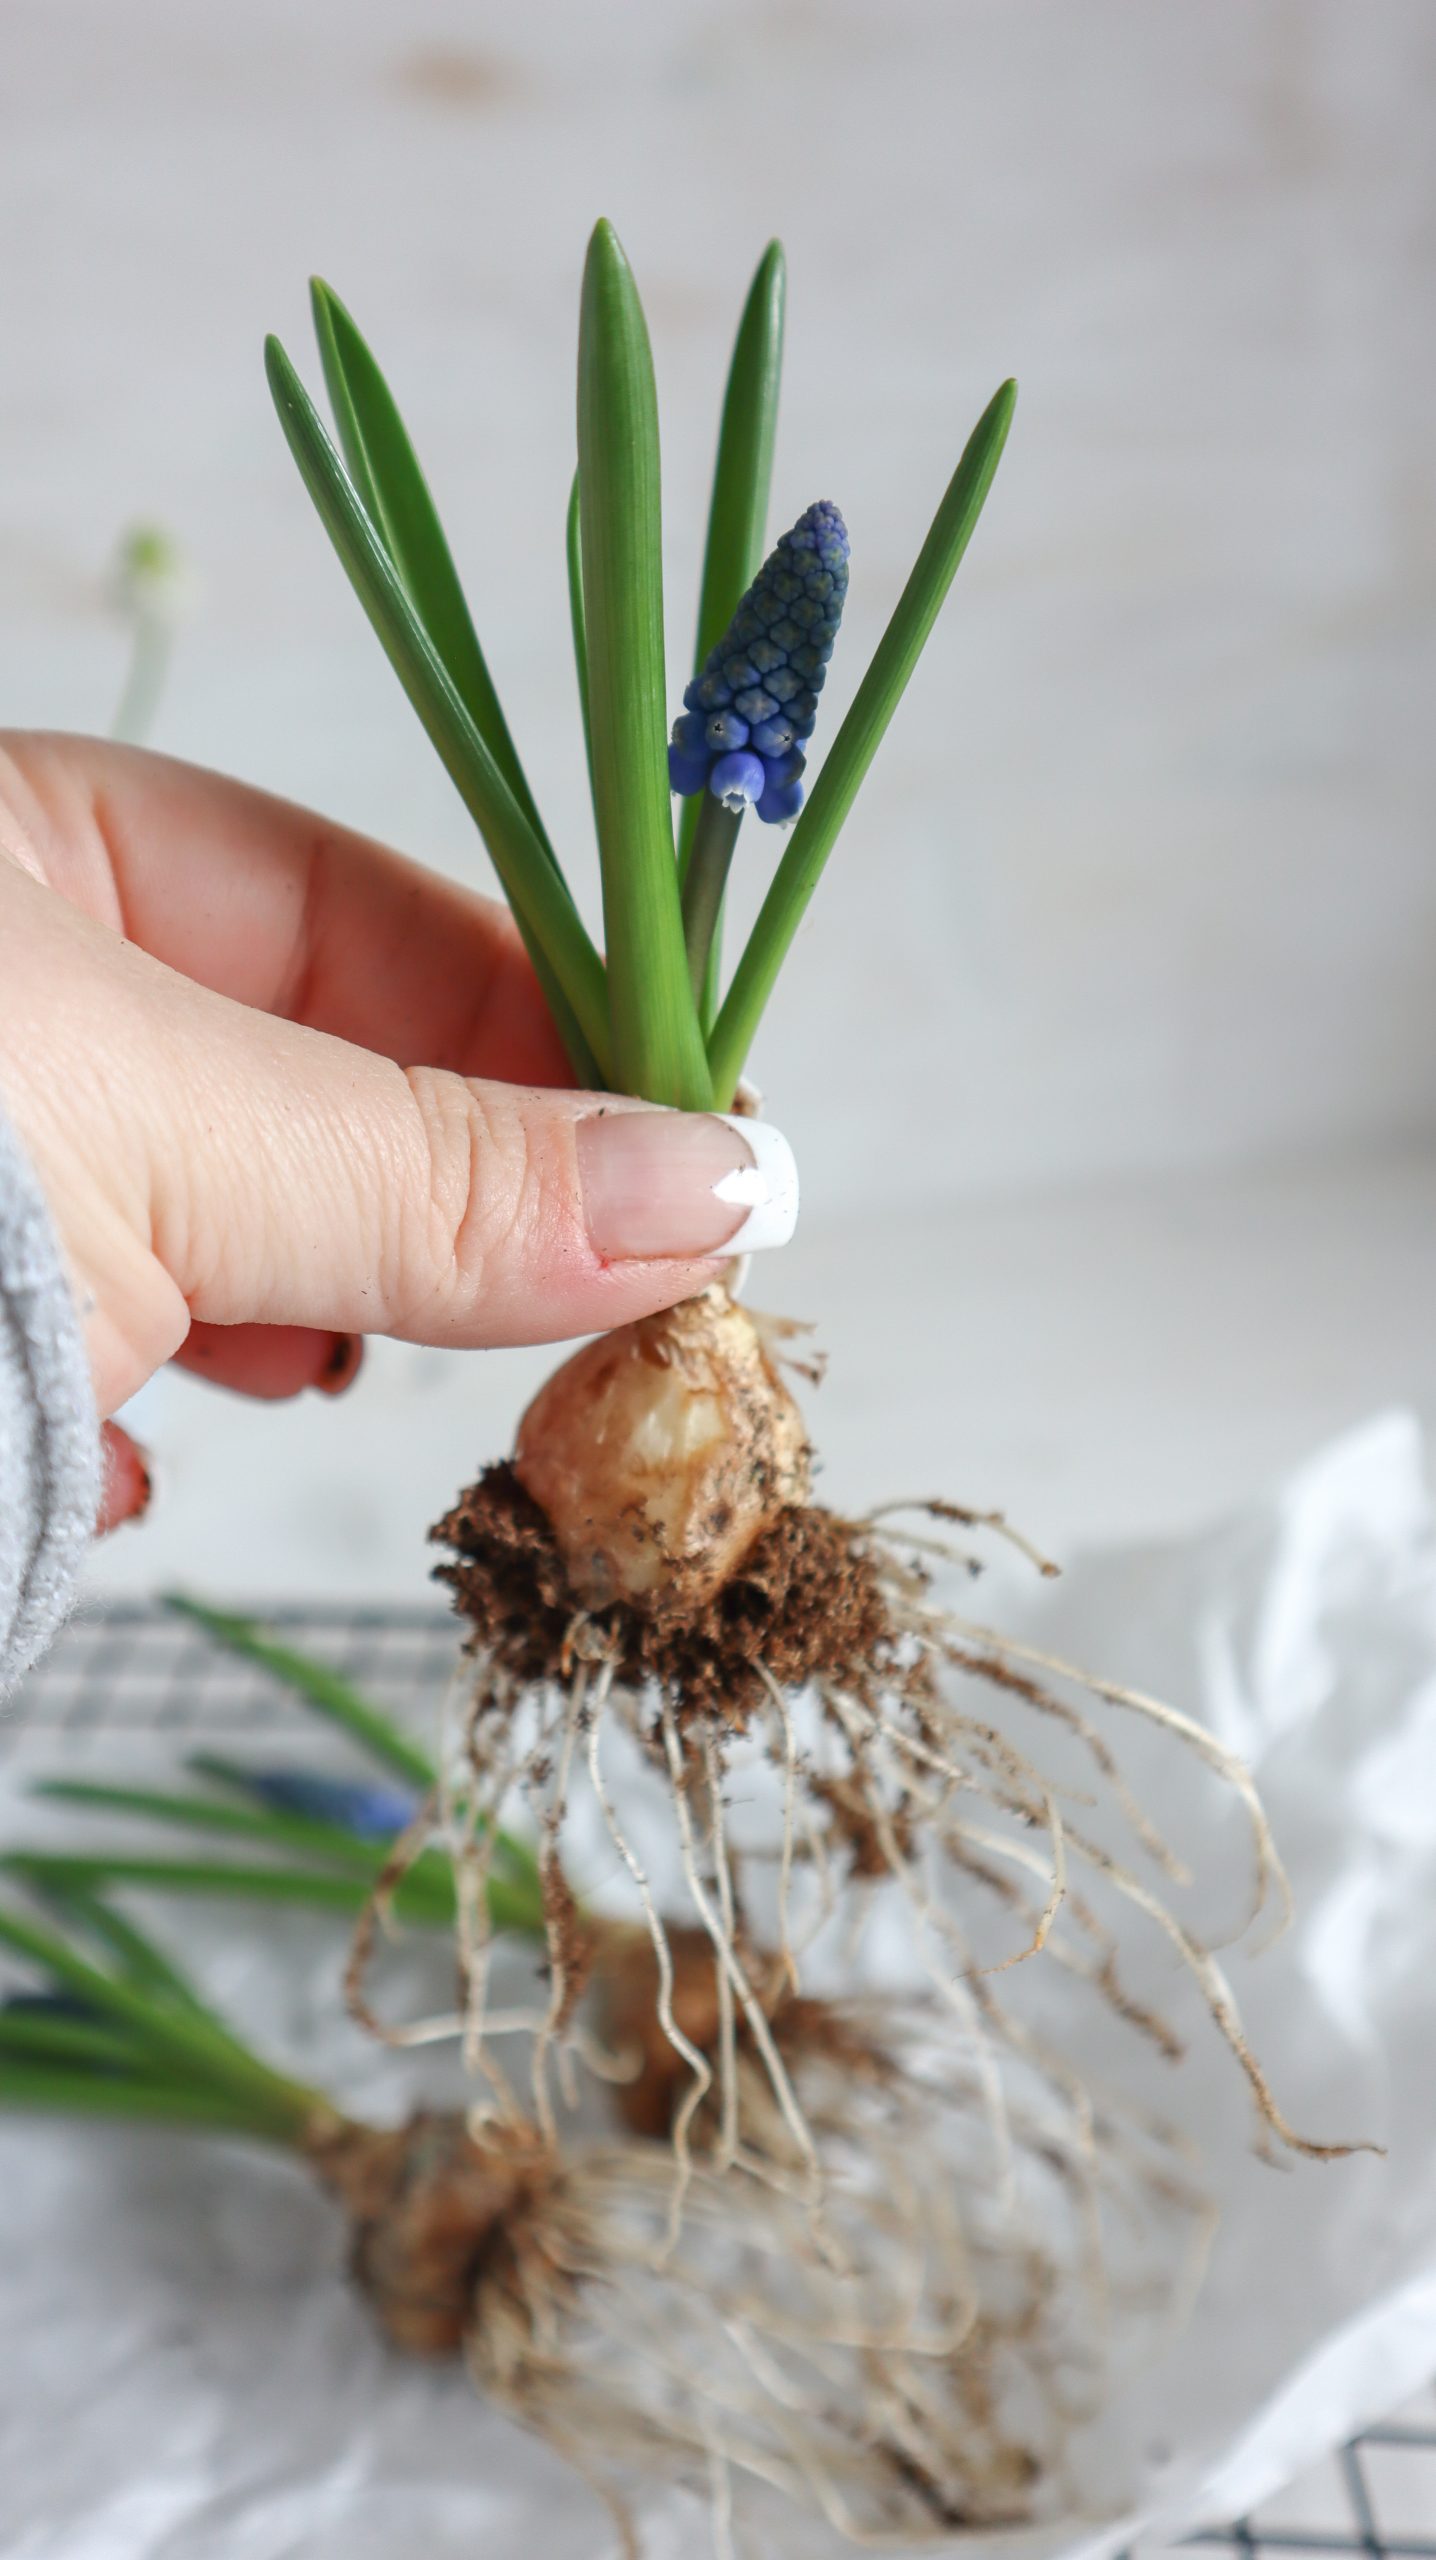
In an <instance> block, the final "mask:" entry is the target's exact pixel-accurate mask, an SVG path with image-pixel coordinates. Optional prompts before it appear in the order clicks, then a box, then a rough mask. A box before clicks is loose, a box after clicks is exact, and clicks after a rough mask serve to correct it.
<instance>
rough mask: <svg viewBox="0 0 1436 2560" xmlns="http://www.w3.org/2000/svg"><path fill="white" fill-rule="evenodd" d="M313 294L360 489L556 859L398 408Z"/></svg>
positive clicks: (325, 301) (338, 306)
mask: <svg viewBox="0 0 1436 2560" xmlns="http://www.w3.org/2000/svg"><path fill="white" fill-rule="evenodd" d="M309 291H310V300H311V304H312V306H313V312H314V333H315V336H316V338H317V339H318V341H319V355H320V361H321V363H322V364H323V367H324V380H325V384H326V386H327V388H328V392H329V399H330V405H331V407H332V408H333V411H334V422H335V425H336V426H337V428H338V430H339V442H340V445H341V448H342V450H343V454H344V459H345V461H346V462H347V463H348V465H349V470H350V475H351V477H352V479H353V482H354V486H355V488H356V490H357V491H358V493H359V496H360V498H361V500H362V501H363V504H364V506H365V507H366V508H367V510H368V512H369V514H370V516H371V517H372V519H373V521H374V523H375V525H376V526H377V528H378V530H379V532H380V533H381V534H382V536H383V538H384V542H385V544H386V546H387V549H388V552H389V557H390V559H391V560H392V561H393V564H394V567H395V570H396V571H397V573H398V576H399V579H400V582H401V584H402V585H403V588H404V591H405V593H406V594H407V596H408V598H409V601H410V603H411V604H412V605H413V608H414V611H415V613H416V614H417V615H418V617H419V620H420V622H421V623H422V624H423V626H424V629H425V630H426V631H427V633H428V635H429V638H430V640H431V641H432V642H433V645H434V649H435V653H436V655H437V656H438V658H439V659H440V661H441V663H442V665H443V666H444V668H445V670H446V672H447V673H448V675H449V677H450V680H451V681H452V683H453V686H454V690H455V692H456V693H457V694H458V696H459V699H460V701H461V702H462V703H463V705H464V708H465V710H466V711H467V712H468V714H469V717H470V719H471V720H472V721H473V724H474V727H475V728H476V729H477V730H478V732H479V735H480V737H481V738H482V739H483V740H484V743H485V745H486V746H487V747H488V750H489V753H490V754H491V756H492V757H493V760H494V762H495V764H496V765H497V766H498V769H499V771H500V773H501V774H502V775H503V777H504V780H505V781H506V782H507V784H508V786H509V789H510V791H511V792H512V793H513V796H514V798H515V800H516V801H517V802H518V804H519V807H520V808H521V809H522V811H523V813H524V816H525V817H526V818H527V820H528V822H529V824H530V826H531V827H532V828H533V831H534V834H535V835H536V836H537V837H538V838H539V840H540V842H541V843H542V845H543V846H544V849H545V851H546V852H547V853H548V855H549V859H550V860H551V861H552V860H554V854H553V848H552V846H551V845H550V843H549V839H548V836H547V834H546V832H545V829H544V825H543V821H542V819H541V818H540V816H539V813H538V807H537V804H536V802H535V800H534V797H533V793H532V792H531V790H530V789H529V784H528V778H527V776H526V774H525V772H524V769H523V766H522V764H521V763H520V761H519V755H518V750H517V748H516V747H515V745H514V742H513V737H512V734H511V732H510V729H509V726H508V723H507V721H506V720H505V718H504V715H503V710H502V707H501V705H500V702H499V697H498V693H497V691H496V689H495V686H494V681H493V678H492V676H491V675H490V673H489V667H488V661H487V659H486V658H485V656H484V653H483V649H482V648H481V646H480V643H479V636H478V633H477V631H476V630H475V628H474V623H473V617H472V615H471V614H470V611H469V606H468V600H467V598H466V597H465V594H464V590H463V585H462V583H461V581H460V578H459V573H458V570H457V568H456V567H455V565H454V556H453V553H452V552H451V550H450V549H449V544H448V539H447V536H446V535H445V532H444V528H443V526H442V524H441V523H440V521H439V512H438V509H437V507H436V506H435V504H434V501H433V498H432V496H431V495H430V491H429V484H428V482H427V480H426V479H425V477H424V473H423V470H422V468H421V467H420V463H419V459H418V456H417V454H416V453H415V451H414V447H413V444H412V443H411V441H410V438H409V434H408V430H407V429H406V427H405V425H404V421H403V419H402V417H401V416H400V414H399V408H398V403H397V402H396V400H395V398H394V395H393V393H392V391H391V390H390V388H389V385H388V382H387V381H386V380H385V377H384V374H383V372H382V371H381V369H380V367H379V364H378V362H377V361H376V359H375V357H374V354H373V352H372V350H371V348H370V347H369V345H368V343H367V341H366V340H365V339H364V337H363V336H362V335H361V333H360V331H359V330H358V328H357V327H356V326H355V323H354V320H353V318H352V316H351V314H350V313H349V312H348V310H346V308H345V306H344V304H343V303H342V302H341V301H340V299H339V296H338V295H337V294H336V293H334V292H333V291H332V290H331V288H330V287H329V286H328V285H327V284H325V283H324V281H323V280H322V278H321V277H319V276H315V277H314V278H312V280H311V283H310V288H309Z"/></svg>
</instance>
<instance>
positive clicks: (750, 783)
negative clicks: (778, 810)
mask: <svg viewBox="0 0 1436 2560" xmlns="http://www.w3.org/2000/svg"><path fill="white" fill-rule="evenodd" d="M708 788H709V790H710V791H711V792H712V794H713V797H714V799H715V800H721V801H722V803H723V806H724V808H725V809H733V810H737V811H739V812H741V811H742V810H744V809H746V808H748V807H749V806H750V805H751V804H753V803H756V802H757V801H759V800H761V799H762V797H763V794H764V792H765V791H766V790H767V788H768V775H767V770H766V768H765V766H764V763H763V759H762V757H761V756H754V755H750V754H749V753H748V750H747V748H746V747H743V748H740V750H739V752H738V753H737V754H736V755H728V756H719V757H717V758H716V760H715V762H714V764H713V768H712V770H711V772H710V773H709V776H708Z"/></svg>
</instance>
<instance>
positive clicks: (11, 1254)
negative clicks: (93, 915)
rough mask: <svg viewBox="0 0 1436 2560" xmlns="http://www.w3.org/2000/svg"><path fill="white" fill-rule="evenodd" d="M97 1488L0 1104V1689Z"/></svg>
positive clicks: (93, 1450)
mask: <svg viewBox="0 0 1436 2560" xmlns="http://www.w3.org/2000/svg"><path fill="white" fill-rule="evenodd" d="M99 1500H100V1429H99V1421H98V1417H97V1415H96V1412H95V1400H94V1395H93V1393H92V1391H91V1387H90V1364H89V1361H88V1359H87V1357H86V1353H85V1341H84V1335H83V1332H82V1330H81V1326H80V1319H79V1315H78V1313H77V1312H76V1308H75V1302H74V1299H73V1298H72V1296H71V1294H70V1284H69V1281H68V1279H67V1278H66V1274H65V1268H64V1264H63V1262H62V1260H61V1255H60V1245H59V1240H58V1238H57V1236H56V1234H55V1230H54V1227H53V1226H52V1224H51V1222H50V1214H49V1211H48V1209H47V1208H46V1206H45V1202H44V1198H43V1195H42V1193H41V1191H40V1186H39V1184H38V1183H37V1181H36V1179H35V1175H34V1172H33V1171H32V1169H31V1166H30V1164H29V1162H28V1159H27V1158H26V1157H25V1156H24V1155H23V1154H22V1152H21V1149H20V1146H19V1143H18V1141H17V1139H16V1137H15V1134H14V1131H13V1130H12V1129H11V1127H10V1124H9V1122H8V1120H7V1119H6V1117H5V1114H4V1111H3V1109H0V1699H3V1698H6V1697H8V1696H9V1694H10V1691H11V1690H12V1689H13V1688H14V1686H15V1683H16V1681H17V1680H18V1679H19V1678H20V1675H21V1673H22V1672H23V1671H26V1670H28V1668H29V1666H30V1664H31V1663H32V1662H33V1661H34V1660H35V1659H36V1657H37V1655H39V1654H41V1653H43V1652H44V1650H45V1647H46V1645H47V1644H48V1643H49V1642H50V1639H51V1637H52V1636H53V1635H54V1634H55V1632H56V1630H57V1628H58V1627H59V1626H60V1625H61V1623H62V1622H63V1620H64V1619H65V1617H66V1616H67V1615H68V1613H69V1611H70V1609H71V1607H72V1606H73V1604H74V1599H75V1591H76V1587H77V1584H78V1581H79V1575H80V1566H81V1563H82V1561H83V1558H84V1554H85V1550H86V1548H87V1547H88V1545H89V1542H90V1539H91V1537H92V1535H93V1533H94V1526H95V1515H96V1512H97V1511H98V1508H99Z"/></svg>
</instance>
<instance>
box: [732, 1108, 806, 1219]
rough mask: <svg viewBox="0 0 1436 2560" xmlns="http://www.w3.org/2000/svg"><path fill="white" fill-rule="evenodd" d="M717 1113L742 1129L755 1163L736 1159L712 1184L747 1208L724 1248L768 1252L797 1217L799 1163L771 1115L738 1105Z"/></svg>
mask: <svg viewBox="0 0 1436 2560" xmlns="http://www.w3.org/2000/svg"><path fill="white" fill-rule="evenodd" d="M716 1116H717V1118H718V1119H720V1120H721V1121H722V1122H723V1124H724V1126H725V1128H729V1129H734V1130H736V1131H737V1134H738V1136H739V1137H740V1138H741V1139H742V1141H743V1143H744V1145H745V1146H746V1147H747V1149H748V1151H749V1153H750V1155H751V1156H752V1159H753V1161H752V1163H751V1164H744V1165H736V1166H735V1167H734V1169H733V1171H732V1172H731V1173H725V1174H724V1176H723V1179H722V1181H721V1182H715V1184H714V1186H713V1191H714V1196H715V1198H716V1199H719V1200H723V1201H729V1202H731V1203H732V1205H733V1207H734V1208H735V1209H737V1208H745V1209H746V1210H747V1212H748V1215H747V1217H746V1218H745V1219H744V1221H743V1224H742V1225H741V1227H739V1229H738V1231H737V1233H736V1235H731V1236H730V1237H729V1239H728V1241H727V1243H726V1244H725V1246H724V1247H723V1251H724V1252H725V1254H730V1253H731V1254H738V1253H764V1252H766V1251H767V1250H768V1249H769V1247H770V1246H773V1245H780V1244H786V1243H787V1242H788V1239H789V1237H790V1236H791V1235H792V1232H793V1229H794V1228H795V1227H796V1225H797V1223H798V1168H797V1164H796V1162H795V1161H794V1157H793V1150H792V1148H791V1147H790V1146H789V1144H788V1141H787V1139H786V1138H785V1137H784V1135H783V1133H782V1130H781V1129H775V1128H774V1126H773V1124H772V1122H771V1120H746V1119H744V1118H742V1117H741V1116H740V1115H739V1113H737V1112H736V1111H720V1112H719V1113H718V1114H717V1115H716Z"/></svg>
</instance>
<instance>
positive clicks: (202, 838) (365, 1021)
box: [0, 734, 573, 1085]
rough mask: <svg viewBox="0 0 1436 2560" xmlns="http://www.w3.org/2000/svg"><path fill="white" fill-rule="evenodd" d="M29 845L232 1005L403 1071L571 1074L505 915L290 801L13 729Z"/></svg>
mask: <svg viewBox="0 0 1436 2560" xmlns="http://www.w3.org/2000/svg"><path fill="white" fill-rule="evenodd" d="M0 803H3V806H4V809H5V810H6V811H8V813H9V816H10V820H11V827H12V831H18V837H19V841H18V843H17V844H16V845H15V849H16V850H18V851H21V852H29V853H30V855H31V856H32V858H33V861H34V864H35V867H36V868H37V869H38V870H39V871H40V872H41V874H42V876H43V878H44V879H45V880H46V881H47V883H48V884H49V886H50V887H51V888H53V889H56V890H58V891H59V893H60V894H61V896H63V897H66V898H68V899H70V901H71V902H72V903H73V904H74V905H76V906H79V907H82V908H84V910H85V911H86V913H88V914H90V915H93V916H96V917H98V918H99V919H100V921H101V922H103V923H106V924H109V925H112V926H113V927H114V928H115V930H116V931H117V932H120V933H122V934H124V935H125V937H126V939H127V940H129V941H132V942H136V943H138V944H139V945H140V946H141V948H142V949H144V950H146V951H149V952H151V953H152V954H153V955H154V957H155V958H156V959H157V960H162V961H164V962H165V963H166V964H167V965H168V966H169V967H170V968H172V969H178V970H180V971H182V972H183V974H184V975H185V976H186V977H189V978H193V979H195V980H197V981H198V982H199V984H200V985H202V986H206V987H211V988H213V989H214V991H215V992H216V993H217V994H219V995H225V996H230V997H233V998H234V999H235V1000H236V1001H237V1002H239V1003H241V1004H247V1005H251V1006H254V1007H255V1008H256V1009H258V1010H259V1011H261V1012H264V1013H273V1014H279V1015H281V1016H282V1017H284V1018H285V1019H286V1020H288V1021H291V1022H300V1023H304V1024H307V1025H308V1026H309V1027H310V1028H311V1029H313V1030H316V1031H326V1032H329V1033H330V1034H331V1035H333V1036H334V1037H335V1038H338V1039H341V1040H349V1041H353V1042H355V1043H356V1044H357V1045H358V1046H359V1047H361V1048H365V1049H372V1050H376V1051H378V1052H379V1053H380V1054H381V1055H382V1056H385V1057H389V1058H394V1059H396V1060H397V1061H398V1063H399V1064H400V1066H428V1067H448V1068H452V1069H454V1070H455V1071H456V1072H458V1073H459V1074H461V1075H470V1076H490V1077H497V1078H501V1079H503V1080H504V1081H505V1082H512V1083H521V1084H544V1085H571V1084H572V1082H573V1075H572V1071H571V1069H570V1067H569V1065H568V1061H567V1058H566V1056H565V1054H564V1050H563V1045H562V1043H561V1041H560V1039H559V1037H558V1034H557V1032H556V1031H555V1029H554V1027H553V1023H552V1020H551V1018H550V1016H549V1013H548V1009H547V1007H546V1005H545V1003H544V1000H543V997H542V995H541V994H540V992H539V988H538V984H537V981H536V980H535V977H534V974H533V971H532V969H531V967H530V965H529V961H528V957H527V954H526V953H525V951H524V948H523V944H522V942H521V941H520V939H519V935H518V931H517V928H516V926H515V925H514V922H513V919H512V917H511V916H510V915H509V912H508V910H507V908H506V907H503V906H501V905H500V904H499V903H498V902H497V900H495V899H492V898H482V897H479V896H477V895H476V894H475V893H474V892H473V891H471V890H468V889H462V888H460V887H458V886H457V885H456V884H455V883H454V882H452V881H448V880H444V879H442V878H440V877H438V876H437V875H436V874H435V873H433V872H429V871H425V870H424V869H423V868H422V866H421V865H419V864H418V863H414V862H408V861H406V860H405V859H404V857H403V855H402V854H397V853H393V852H391V851H390V850H389V849H388V847H387V846H384V845H380V844H376V843H374V842H373V841H372V840H371V839H370V838H369V837H367V836H360V835H355V834H352V833H351V832H350V831H349V830H348V829H347V828H344V827H338V826H334V825H332V824H331V823H330V821H329V820H328V819H326V818H321V817H318V816H316V815H315V813H314V812H313V811H312V810H308V809H303V808H300V807H297V806H296V805H295V803H294V802H292V801H288V800H280V799H276V798H274V797H273V796H272V795H271V794H270V793H268V792H264V791H255V790H252V789H250V788H249V786H248V785H247V784H245V783H240V782H231V781H229V780H227V779H226V778H225V777H224V776H222V775H220V774H214V773H207V772H205V771H204V770H203V769H202V768H201V767H200V766H197V765H190V764H182V763H180V762H179V761H178V760H177V759H175V758H174V757H171V756H159V755H154V754H151V753H149V752H148V751H147V750H145V749H142V748H137V747H121V746H114V745H111V744H109V743H107V742H106V741H104V740H101V739H94V738H73V737H61V736H57V735H53V734H44V735H23V736H21V735H14V734H11V735H6V736H0Z"/></svg>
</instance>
